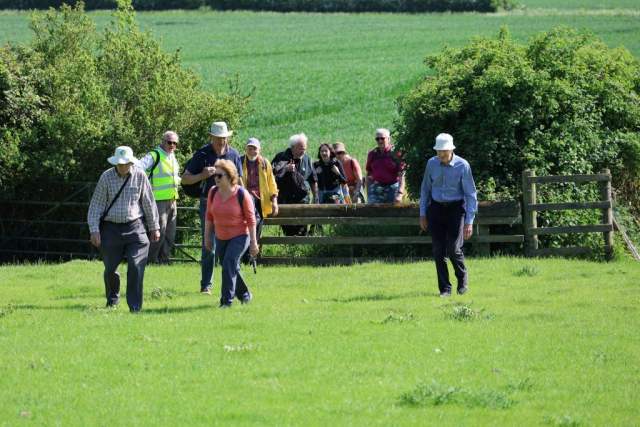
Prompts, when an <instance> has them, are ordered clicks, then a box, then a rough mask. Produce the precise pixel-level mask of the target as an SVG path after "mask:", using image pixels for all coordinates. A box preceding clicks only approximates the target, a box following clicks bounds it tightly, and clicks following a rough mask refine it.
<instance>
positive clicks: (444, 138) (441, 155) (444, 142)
mask: <svg viewBox="0 0 640 427" xmlns="http://www.w3.org/2000/svg"><path fill="white" fill-rule="evenodd" d="M455 148H456V147H455V145H453V137H452V136H451V135H449V134H448V133H441V134H440V135H438V136H437V137H436V145H434V146H433V149H434V150H436V153H437V154H438V159H439V160H440V161H441V162H442V163H444V164H448V163H449V162H450V161H451V159H452V158H453V150H455Z"/></svg>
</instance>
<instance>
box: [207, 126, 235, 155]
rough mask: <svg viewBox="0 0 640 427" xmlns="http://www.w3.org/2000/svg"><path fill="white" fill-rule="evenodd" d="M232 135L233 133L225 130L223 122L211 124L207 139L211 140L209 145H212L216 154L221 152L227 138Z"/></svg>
mask: <svg viewBox="0 0 640 427" xmlns="http://www.w3.org/2000/svg"><path fill="white" fill-rule="evenodd" d="M231 135H233V131H230V130H229V129H227V124H226V123H225V122H213V123H212V124H211V130H210V131H209V138H210V139H211V145H213V148H214V150H216V152H218V153H219V152H221V151H222V150H224V147H225V146H226V145H227V138H229V137H230V136H231Z"/></svg>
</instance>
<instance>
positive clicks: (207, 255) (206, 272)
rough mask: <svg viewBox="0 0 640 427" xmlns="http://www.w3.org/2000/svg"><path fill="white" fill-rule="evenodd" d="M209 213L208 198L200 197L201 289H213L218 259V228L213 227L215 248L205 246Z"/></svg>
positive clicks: (212, 239) (212, 233) (212, 235)
mask: <svg viewBox="0 0 640 427" xmlns="http://www.w3.org/2000/svg"><path fill="white" fill-rule="evenodd" d="M206 213H207V199H200V212H199V215H200V230H201V233H202V256H201V257H200V269H201V271H202V279H201V280H200V290H203V289H206V288H209V289H211V282H212V281H213V267H215V259H216V238H215V234H216V230H215V227H211V236H210V237H211V242H212V243H213V250H211V251H210V250H209V249H207V248H205V247H204V221H205V215H206Z"/></svg>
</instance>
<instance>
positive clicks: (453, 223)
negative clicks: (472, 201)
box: [427, 200, 468, 292]
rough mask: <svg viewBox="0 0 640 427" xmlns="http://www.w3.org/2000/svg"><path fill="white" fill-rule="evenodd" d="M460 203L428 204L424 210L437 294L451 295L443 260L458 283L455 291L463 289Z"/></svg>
mask: <svg viewBox="0 0 640 427" xmlns="http://www.w3.org/2000/svg"><path fill="white" fill-rule="evenodd" d="M464 217H465V209H464V201H463V200H460V201H458V202H453V203H449V204H443V203H438V202H436V201H432V202H431V204H430V205H429V207H428V208H427V225H428V226H429V232H430V233H431V238H432V239H433V258H434V260H435V262H436V271H437V273H438V288H439V289H440V292H451V288H452V286H451V282H450V281H449V269H448V267H447V256H448V257H449V259H450V260H451V264H452V265H453V270H454V271H455V275H456V278H457V279H458V289H461V288H465V287H467V284H468V277H467V269H466V267H465V265H464V254H463V253H462V244H463V243H464V232H463V228H464Z"/></svg>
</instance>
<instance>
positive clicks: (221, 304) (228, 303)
mask: <svg viewBox="0 0 640 427" xmlns="http://www.w3.org/2000/svg"><path fill="white" fill-rule="evenodd" d="M232 306H233V304H232V303H230V302H222V303H220V307H218V308H231V307H232Z"/></svg>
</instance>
